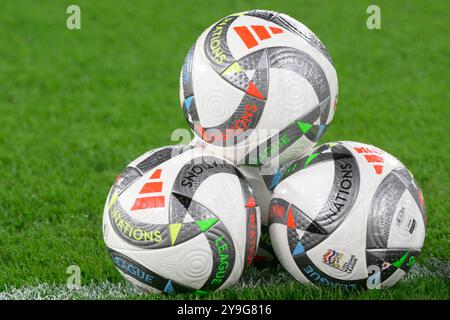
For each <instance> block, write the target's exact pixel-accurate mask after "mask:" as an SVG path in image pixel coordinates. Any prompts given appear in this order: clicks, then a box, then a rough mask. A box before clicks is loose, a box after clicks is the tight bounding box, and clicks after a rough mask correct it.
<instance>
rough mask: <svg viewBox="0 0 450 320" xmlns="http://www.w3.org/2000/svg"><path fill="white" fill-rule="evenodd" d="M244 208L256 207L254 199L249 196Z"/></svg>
mask: <svg viewBox="0 0 450 320" xmlns="http://www.w3.org/2000/svg"><path fill="white" fill-rule="evenodd" d="M245 207H246V208H254V207H256V202H255V197H254V196H251V197H250V199H248V202H247V203H246V204H245Z"/></svg>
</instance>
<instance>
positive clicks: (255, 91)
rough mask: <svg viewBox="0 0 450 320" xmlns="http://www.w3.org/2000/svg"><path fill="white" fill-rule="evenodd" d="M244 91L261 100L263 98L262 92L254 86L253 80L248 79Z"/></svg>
mask: <svg viewBox="0 0 450 320" xmlns="http://www.w3.org/2000/svg"><path fill="white" fill-rule="evenodd" d="M245 93H246V94H248V95H251V96H253V97H255V98H258V99H262V100H264V99H265V98H264V96H263V95H262V93H261V92H260V91H259V90H258V88H257V87H256V86H255V84H254V83H253V81H250V82H249V83H248V87H247V91H245Z"/></svg>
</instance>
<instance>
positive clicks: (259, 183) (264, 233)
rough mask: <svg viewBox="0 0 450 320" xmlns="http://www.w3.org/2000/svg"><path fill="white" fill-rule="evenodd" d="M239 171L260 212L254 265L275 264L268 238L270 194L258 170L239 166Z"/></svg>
mask: <svg viewBox="0 0 450 320" xmlns="http://www.w3.org/2000/svg"><path fill="white" fill-rule="evenodd" d="M239 170H240V171H241V172H242V174H243V175H244V177H245V178H246V179H247V181H248V182H249V183H250V186H251V187H252V190H253V194H254V195H255V198H256V202H257V203H258V207H259V208H260V211H261V237H260V241H259V246H258V250H257V252H256V256H255V263H260V264H271V263H274V262H276V257H275V253H274V252H273V249H272V244H271V241H270V236H269V206H270V200H271V199H272V192H271V191H270V190H269V188H268V187H267V185H266V183H265V181H264V179H263V175H262V174H261V169H260V168H254V167H248V166H239Z"/></svg>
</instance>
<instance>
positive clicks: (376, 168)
mask: <svg viewBox="0 0 450 320" xmlns="http://www.w3.org/2000/svg"><path fill="white" fill-rule="evenodd" d="M373 167H374V169H375V172H376V173H377V174H382V173H383V168H384V167H383V166H382V165H375V166H373Z"/></svg>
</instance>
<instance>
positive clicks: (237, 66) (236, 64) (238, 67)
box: [223, 61, 244, 74]
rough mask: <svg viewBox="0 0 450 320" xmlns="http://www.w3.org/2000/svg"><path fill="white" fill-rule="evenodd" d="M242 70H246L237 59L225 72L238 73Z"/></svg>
mask: <svg viewBox="0 0 450 320" xmlns="http://www.w3.org/2000/svg"><path fill="white" fill-rule="evenodd" d="M241 71H244V69H242V67H241V65H240V64H239V62H237V61H235V62H233V63H232V64H231V65H230V66H229V67H228V68H226V69H225V71H224V72H223V74H228V73H237V72H241Z"/></svg>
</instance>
